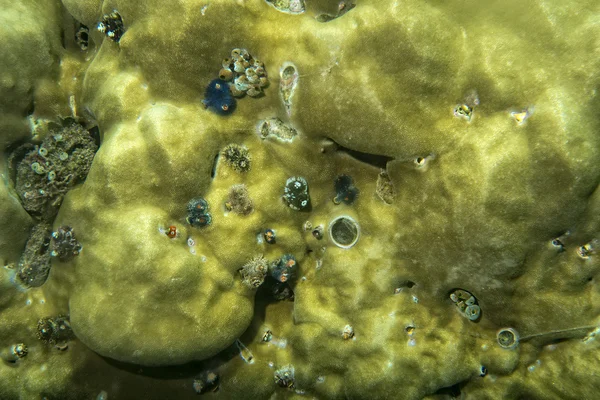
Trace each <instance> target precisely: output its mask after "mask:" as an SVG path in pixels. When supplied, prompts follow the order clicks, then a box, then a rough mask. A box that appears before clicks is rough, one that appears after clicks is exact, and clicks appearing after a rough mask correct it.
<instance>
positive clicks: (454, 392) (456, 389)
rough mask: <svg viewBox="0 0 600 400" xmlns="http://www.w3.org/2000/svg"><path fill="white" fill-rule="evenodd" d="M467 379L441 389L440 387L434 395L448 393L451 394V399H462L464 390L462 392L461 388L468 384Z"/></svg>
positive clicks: (447, 394)
mask: <svg viewBox="0 0 600 400" xmlns="http://www.w3.org/2000/svg"><path fill="white" fill-rule="evenodd" d="M466 383H467V382H466V381H465V382H459V383H456V384H454V385H452V386H447V387H444V388H441V389H438V390H437V391H436V392H435V393H434V395H446V396H449V398H451V399H460V398H461V397H462V396H461V395H462V392H461V388H463V387H464V386H465V385H466Z"/></svg>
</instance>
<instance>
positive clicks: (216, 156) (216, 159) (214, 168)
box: [210, 153, 219, 179]
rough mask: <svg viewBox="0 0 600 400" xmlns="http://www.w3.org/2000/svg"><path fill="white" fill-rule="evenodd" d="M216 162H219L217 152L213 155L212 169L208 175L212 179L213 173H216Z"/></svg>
mask: <svg viewBox="0 0 600 400" xmlns="http://www.w3.org/2000/svg"><path fill="white" fill-rule="evenodd" d="M218 162H219V153H217V154H216V155H215V159H214V160H213V165H212V169H211V170H210V177H211V179H214V178H215V175H216V174H217V163H218Z"/></svg>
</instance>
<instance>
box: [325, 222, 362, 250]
mask: <svg viewBox="0 0 600 400" xmlns="http://www.w3.org/2000/svg"><path fill="white" fill-rule="evenodd" d="M359 236H360V227H359V226H358V222H356V221H355V220H354V219H353V218H351V217H348V216H345V215H344V216H341V217H337V218H335V219H334V220H333V221H331V222H330V223H329V237H331V240H332V241H333V243H334V244H335V245H336V246H338V247H341V248H342V249H349V248H350V247H352V246H354V245H355V244H356V242H358V237H359Z"/></svg>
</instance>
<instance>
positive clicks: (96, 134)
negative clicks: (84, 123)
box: [87, 125, 100, 147]
mask: <svg viewBox="0 0 600 400" xmlns="http://www.w3.org/2000/svg"><path fill="white" fill-rule="evenodd" d="M87 131H88V132H89V133H90V136H91V137H92V139H93V140H94V143H96V146H98V147H100V128H98V126H97V125H94V126H92V127H91V128H88V130H87Z"/></svg>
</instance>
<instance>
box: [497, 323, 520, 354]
mask: <svg viewBox="0 0 600 400" xmlns="http://www.w3.org/2000/svg"><path fill="white" fill-rule="evenodd" d="M503 332H510V333H511V334H512V336H513V338H514V342H512V343H511V344H510V345H504V344H502V342H501V341H500V335H501V334H502V333H503ZM520 339H521V338H520V336H519V333H518V332H517V331H516V330H515V329H514V328H502V329H499V330H498V332H496V341H497V342H498V345H499V346H500V347H502V348H503V349H507V350H513V349H515V348H516V347H517V346H519V341H520Z"/></svg>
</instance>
